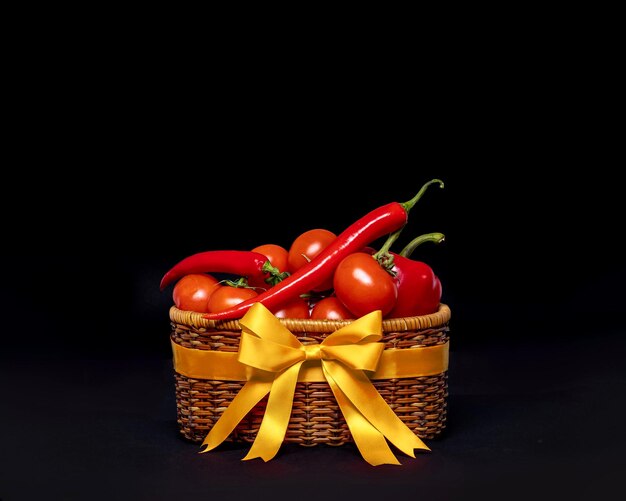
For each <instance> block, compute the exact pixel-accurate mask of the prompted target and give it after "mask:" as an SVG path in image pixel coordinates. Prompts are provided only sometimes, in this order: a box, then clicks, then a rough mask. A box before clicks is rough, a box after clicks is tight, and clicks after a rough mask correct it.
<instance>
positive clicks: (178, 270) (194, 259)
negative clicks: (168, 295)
mask: <svg viewBox="0 0 626 501" xmlns="http://www.w3.org/2000/svg"><path fill="white" fill-rule="evenodd" d="M268 264H269V260H268V259H267V257H266V256H264V255H263V254H261V253H259V252H253V251H237V250H218V251H206V252H199V253H197V254H193V255H191V256H189V257H186V258H185V259H183V260H182V261H180V262H179V263H178V264H176V265H174V267H173V268H172V269H171V270H169V271H168V272H167V273H166V274H165V275H164V276H163V278H162V279H161V290H163V289H165V287H167V286H168V285H169V284H171V283H172V282H175V281H176V280H178V279H179V278H182V277H184V276H185V275H189V274H190V273H232V274H234V275H238V276H240V277H247V278H248V279H250V278H251V277H255V278H257V279H258V280H259V281H263V279H264V278H265V273H266V272H268V271H270V269H269V268H268ZM269 266H270V267H271V265H269Z"/></svg>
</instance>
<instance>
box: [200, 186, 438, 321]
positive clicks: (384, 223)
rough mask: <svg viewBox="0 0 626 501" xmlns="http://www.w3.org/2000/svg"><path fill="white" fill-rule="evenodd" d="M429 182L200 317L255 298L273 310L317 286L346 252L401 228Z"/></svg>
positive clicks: (237, 311)
mask: <svg viewBox="0 0 626 501" xmlns="http://www.w3.org/2000/svg"><path fill="white" fill-rule="evenodd" d="M433 183H439V186H440V187H442V188H443V182H442V181H440V180H439V179H433V180H431V181H429V182H428V183H426V184H425V185H424V186H422V188H421V190H420V191H419V192H418V193H417V195H415V197H413V198H412V199H411V200H409V201H408V202H405V203H398V202H392V203H389V204H387V205H383V206H381V207H379V208H377V209H374V210H373V211H371V212H369V213H368V214H366V215H365V216H363V217H362V218H360V219H358V220H357V221H356V222H354V223H353V224H351V225H350V226H349V227H348V228H346V229H345V230H344V231H343V232H342V233H340V234H339V235H338V236H337V238H336V239H335V240H333V241H332V242H331V243H330V244H329V245H328V247H326V248H325V249H324V250H323V251H322V252H320V253H319V254H318V255H317V256H316V257H315V258H314V259H312V260H311V262H309V263H307V264H305V265H304V266H302V267H301V268H299V269H298V270H297V271H296V272H294V273H293V274H292V275H290V276H289V277H287V278H286V279H285V280H283V281H282V282H280V283H278V284H277V285H275V286H274V287H272V288H271V289H268V290H267V291H265V292H263V293H261V294H259V295H258V296H257V297H255V298H252V299H250V300H248V301H244V302H242V303H240V304H238V305H237V306H235V307H234V308H230V309H228V310H225V311H221V312H218V313H208V314H205V315H203V317H204V318H208V319H211V320H225V319H232V318H240V317H241V316H243V314H244V313H246V311H248V309H250V306H252V305H253V304H254V303H256V302H260V303H262V304H263V305H264V306H265V307H266V308H267V309H269V310H270V311H276V310H277V309H278V308H280V306H281V305H283V304H285V303H286V302H288V301H289V300H291V299H293V298H295V297H297V296H300V295H301V294H305V293H307V292H309V291H311V290H313V289H315V288H316V287H319V286H320V285H321V284H323V283H324V281H326V280H328V279H330V278H331V277H332V276H333V273H334V272H335V270H336V269H337V266H339V263H340V262H341V261H342V260H343V259H344V258H345V257H346V256H347V255H349V254H352V253H353V252H357V251H360V250H361V249H363V247H365V246H367V245H368V244H370V243H371V242H373V241H374V240H376V239H378V238H380V237H382V236H384V235H387V234H389V233H391V232H395V231H397V230H399V229H401V228H403V227H404V225H405V224H406V223H407V221H408V213H409V211H410V210H411V208H412V207H413V206H414V205H415V204H416V203H417V201H418V200H419V199H420V198H421V197H422V195H423V194H424V192H425V191H426V189H427V188H428V186H430V185H431V184H433Z"/></svg>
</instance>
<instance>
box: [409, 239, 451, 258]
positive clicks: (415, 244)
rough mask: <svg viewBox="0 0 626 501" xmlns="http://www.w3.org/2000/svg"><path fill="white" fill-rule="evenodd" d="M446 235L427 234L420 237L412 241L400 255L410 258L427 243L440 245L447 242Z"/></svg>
mask: <svg viewBox="0 0 626 501" xmlns="http://www.w3.org/2000/svg"><path fill="white" fill-rule="evenodd" d="M445 238H446V237H445V235H444V234H443V233H425V234H424V235H420V236H419V237H415V238H414V239H413V240H411V241H410V242H409V243H408V244H406V246H405V247H404V249H402V250H401V251H400V255H401V256H402V257H407V258H408V257H410V256H411V254H412V253H413V251H414V250H415V249H416V248H417V247H419V246H420V245H422V244H423V243H426V242H433V243H436V244H440V243H441V242H443V241H444V240H445Z"/></svg>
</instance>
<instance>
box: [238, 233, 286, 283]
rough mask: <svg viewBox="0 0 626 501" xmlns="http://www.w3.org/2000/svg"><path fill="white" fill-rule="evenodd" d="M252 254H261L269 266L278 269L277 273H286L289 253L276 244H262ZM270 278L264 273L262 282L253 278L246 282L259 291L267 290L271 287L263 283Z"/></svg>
mask: <svg viewBox="0 0 626 501" xmlns="http://www.w3.org/2000/svg"><path fill="white" fill-rule="evenodd" d="M252 250H253V251H254V252H258V253H259V254H263V255H264V256H265V257H267V259H268V260H269V262H270V264H271V265H272V266H274V267H275V268H278V271H279V272H283V271H287V269H288V267H289V264H288V256H289V251H288V250H287V249H285V248H284V247H282V246H280V245H276V244H263V245H259V246H257V247H255V248H254V249H252ZM269 276H270V274H269V273H266V274H265V275H264V277H263V279H262V280H255V279H254V277H251V278H250V279H249V280H248V283H249V284H250V287H258V288H261V289H269V288H270V287H271V285H270V284H268V283H267V282H265V279H266V278H268V277H269Z"/></svg>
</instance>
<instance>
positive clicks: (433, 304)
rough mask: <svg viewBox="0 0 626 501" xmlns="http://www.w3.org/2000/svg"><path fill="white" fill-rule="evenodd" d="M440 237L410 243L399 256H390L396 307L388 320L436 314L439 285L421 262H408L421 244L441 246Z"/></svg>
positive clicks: (441, 236) (420, 239)
mask: <svg viewBox="0 0 626 501" xmlns="http://www.w3.org/2000/svg"><path fill="white" fill-rule="evenodd" d="M444 238H445V236H444V235H443V234H442V233H428V234H426V235H421V236H419V237H417V238H416V239H414V240H412V241H411V242H410V243H409V244H407V246H406V247H405V248H404V249H402V252H400V254H394V253H391V254H392V259H393V266H392V267H391V274H392V275H394V276H395V280H396V285H397V288H398V297H397V298H396V305H395V306H394V307H393V309H392V310H391V311H390V312H389V313H388V314H387V318H400V317H413V316H416V315H427V314H429V313H433V312H435V311H437V307H438V306H439V302H440V301H441V281H440V280H439V277H437V275H435V272H434V271H433V269H432V268H431V267H430V266H429V265H427V264H426V263H424V262H422V261H415V260H413V259H409V256H410V255H411V253H412V252H413V250H414V249H415V248H416V247H417V246H418V245H421V244H422V243H424V242H434V243H441V242H443V241H444Z"/></svg>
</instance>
